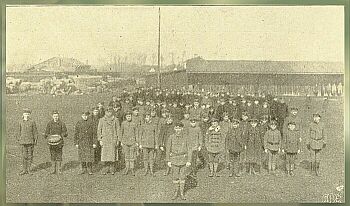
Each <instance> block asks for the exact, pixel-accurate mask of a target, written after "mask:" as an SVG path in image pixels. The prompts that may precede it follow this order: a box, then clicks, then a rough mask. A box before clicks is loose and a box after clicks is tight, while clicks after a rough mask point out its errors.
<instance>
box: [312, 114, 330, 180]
mask: <svg viewBox="0 0 350 206" xmlns="http://www.w3.org/2000/svg"><path fill="white" fill-rule="evenodd" d="M320 120H321V115H320V114H319V113H315V114H313V122H311V124H310V128H309V139H308V143H307V148H308V149H309V151H310V153H311V160H310V162H311V173H313V172H315V175H316V176H319V175H320V171H319V170H320V161H321V160H320V152H321V150H322V149H324V148H325V147H326V142H325V138H326V135H325V126H324V123H323V122H321V121H320Z"/></svg>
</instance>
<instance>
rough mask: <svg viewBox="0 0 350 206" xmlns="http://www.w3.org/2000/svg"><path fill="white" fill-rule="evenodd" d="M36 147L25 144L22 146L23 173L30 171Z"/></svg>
mask: <svg viewBox="0 0 350 206" xmlns="http://www.w3.org/2000/svg"><path fill="white" fill-rule="evenodd" d="M33 153H34V145H33V144H23V145H22V168H23V172H28V171H29V170H30V165H31V164H32V162H33Z"/></svg>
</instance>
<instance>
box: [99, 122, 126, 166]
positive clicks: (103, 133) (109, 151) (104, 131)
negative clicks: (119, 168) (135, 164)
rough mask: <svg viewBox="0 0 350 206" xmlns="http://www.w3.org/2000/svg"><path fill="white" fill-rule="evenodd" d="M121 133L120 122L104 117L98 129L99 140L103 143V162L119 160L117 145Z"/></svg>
mask: <svg viewBox="0 0 350 206" xmlns="http://www.w3.org/2000/svg"><path fill="white" fill-rule="evenodd" d="M119 133H120V128H119V121H118V119H117V118H115V117H114V116H113V117H110V118H108V117H106V116H105V117H103V118H101V119H100V121H99V123H98V127H97V136H98V140H99V141H100V142H102V150H101V161H112V162H114V161H115V160H117V158H116V145H117V142H118V136H119Z"/></svg>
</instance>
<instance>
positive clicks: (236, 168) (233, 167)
mask: <svg viewBox="0 0 350 206" xmlns="http://www.w3.org/2000/svg"><path fill="white" fill-rule="evenodd" d="M228 155H229V163H230V172H231V174H233V173H234V174H238V173H239V172H240V152H234V151H230V152H229V154H228Z"/></svg>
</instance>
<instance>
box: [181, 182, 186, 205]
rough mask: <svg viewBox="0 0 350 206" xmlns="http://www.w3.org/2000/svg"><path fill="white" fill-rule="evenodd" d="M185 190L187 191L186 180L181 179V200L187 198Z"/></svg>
mask: <svg viewBox="0 0 350 206" xmlns="http://www.w3.org/2000/svg"><path fill="white" fill-rule="evenodd" d="M184 192H185V180H182V181H180V197H181V200H186V197H185V195H184Z"/></svg>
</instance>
